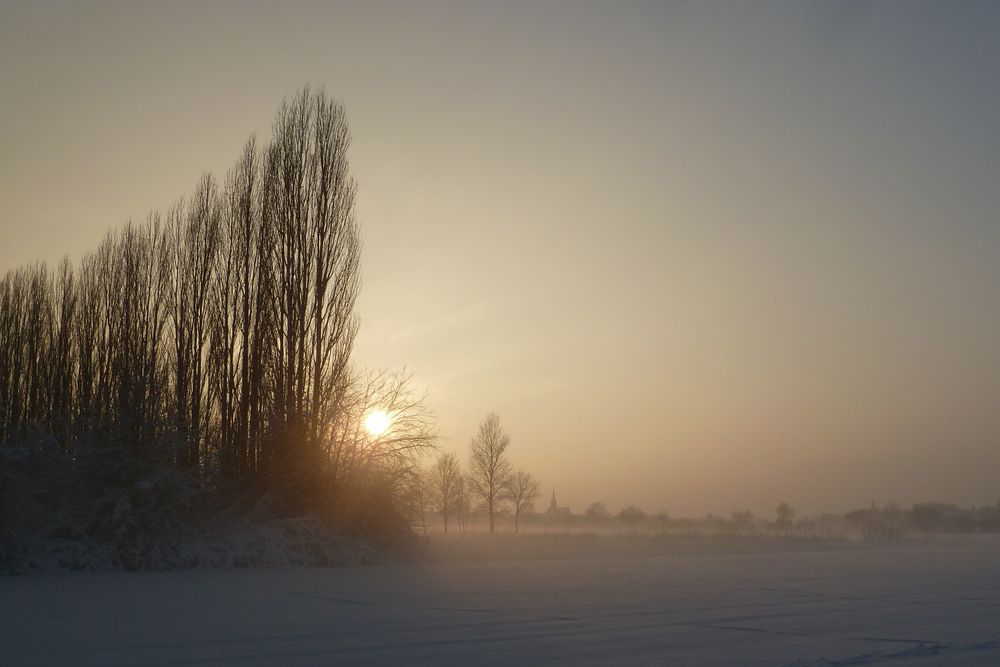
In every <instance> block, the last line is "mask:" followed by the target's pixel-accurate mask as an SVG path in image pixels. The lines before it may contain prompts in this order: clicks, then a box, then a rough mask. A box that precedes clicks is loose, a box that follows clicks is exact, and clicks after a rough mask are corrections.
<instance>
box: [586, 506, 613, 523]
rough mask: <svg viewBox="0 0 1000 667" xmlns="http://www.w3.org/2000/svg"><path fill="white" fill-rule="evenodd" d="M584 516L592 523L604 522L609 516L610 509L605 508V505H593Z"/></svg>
mask: <svg viewBox="0 0 1000 667" xmlns="http://www.w3.org/2000/svg"><path fill="white" fill-rule="evenodd" d="M584 515H585V516H586V517H587V518H588V519H590V520H591V521H604V520H606V519H607V518H608V517H609V516H611V515H610V514H609V513H608V508H607V507H605V506H604V503H591V505H590V507H588V508H587V511H586V512H584Z"/></svg>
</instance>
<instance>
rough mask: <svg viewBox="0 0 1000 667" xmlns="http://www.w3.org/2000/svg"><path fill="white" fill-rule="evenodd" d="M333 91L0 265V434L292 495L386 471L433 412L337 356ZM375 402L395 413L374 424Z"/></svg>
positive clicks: (347, 222) (348, 335)
mask: <svg viewBox="0 0 1000 667" xmlns="http://www.w3.org/2000/svg"><path fill="white" fill-rule="evenodd" d="M349 143H350V136H349V133H348V125H347V122H346V119H345V114H344V109H343V108H342V107H341V106H340V105H339V104H336V103H335V102H333V101H332V100H330V99H329V98H328V97H327V96H326V94H325V93H323V92H314V91H310V90H309V89H308V88H306V89H304V90H303V91H302V92H301V93H299V94H298V95H296V96H295V97H294V98H293V99H291V100H289V101H286V102H285V103H283V104H282V106H281V108H280V110H279V112H278V114H277V117H276V119H275V121H274V125H273V134H272V138H271V139H270V140H269V141H268V142H267V143H266V144H264V145H259V144H258V143H257V142H256V141H255V140H254V139H251V140H250V141H249V142H248V143H247V144H246V146H245V148H244V149H243V151H242V154H241V155H240V157H239V159H238V160H237V162H236V164H235V165H234V167H233V168H232V169H231V171H230V172H229V173H228V175H227V177H226V179H225V181H224V182H223V183H221V184H220V183H219V182H217V181H216V179H215V178H213V177H212V176H211V175H205V176H203V177H202V178H201V179H200V181H199V182H198V184H197V187H196V188H195V191H194V193H193V194H192V196H191V197H190V198H188V199H187V200H186V201H179V202H177V204H176V205H174V206H172V207H171V208H170V209H169V210H167V211H166V212H162V213H161V212H154V213H152V214H150V215H149V217H148V219H147V221H146V222H144V223H141V224H138V223H132V222H128V223H127V224H125V225H124V227H123V228H121V229H119V230H116V231H112V232H110V233H108V234H107V235H106V236H105V238H104V239H103V241H102V242H101V243H100V245H99V246H98V247H97V249H96V250H95V251H93V252H91V253H89V254H87V255H85V256H84V257H83V258H82V259H81V260H80V261H79V262H78V263H75V264H74V263H72V262H70V261H69V260H64V261H63V262H62V263H61V264H59V266H58V267H57V268H55V269H51V268H49V267H47V266H45V265H44V264H32V265H29V266H25V267H23V268H19V269H16V270H14V271H11V272H8V273H7V274H6V275H5V276H3V278H2V279H0V443H4V444H6V445H8V446H20V445H25V444H31V443H36V444H37V443H39V442H44V443H46V444H48V445H49V446H50V447H53V448H58V449H60V450H62V451H64V452H67V453H68V454H69V456H70V459H72V456H73V452H74V451H78V450H81V449H84V448H110V449H114V450H115V451H120V452H122V453H123V455H134V456H136V457H140V458H141V459H142V460H144V461H146V462H148V463H149V464H150V465H154V466H157V467H160V468H169V469H173V470H179V471H184V472H185V473H188V474H191V475H194V476H196V477H198V478H199V479H202V480H208V481H213V482H220V483H233V484H240V483H243V482H248V483H249V484H248V486H252V487H254V488H256V489H282V490H284V491H286V492H287V495H289V496H290V497H291V496H295V495H296V494H298V495H299V496H303V499H304V496H305V495H306V494H308V493H310V492H313V491H317V490H323V491H330V490H335V489H336V490H341V491H342V490H344V489H346V488H348V487H350V486H351V485H352V484H367V485H370V484H373V483H375V482H374V481H373V480H376V479H377V481H378V483H379V484H382V485H384V486H385V488H387V489H390V490H391V489H392V488H394V486H399V485H400V484H402V480H403V478H404V477H405V475H406V473H407V471H408V470H409V469H410V468H411V467H412V465H413V463H414V460H415V455H416V453H417V452H419V451H420V450H422V449H423V448H425V447H427V446H428V445H429V444H430V443H431V440H432V432H431V428H430V426H431V425H430V423H429V421H428V418H427V415H426V414H425V413H424V412H422V411H421V410H420V409H419V401H416V400H414V399H412V398H411V397H410V396H409V394H408V391H407V389H406V378H405V377H390V376H384V375H373V376H362V375H360V374H358V373H356V372H354V371H353V370H352V367H351V363H350V362H351V351H352V346H353V342H354V338H355V333H356V331H357V327H358V322H357V318H356V317H355V314H354V304H355V299H356V297H357V294H358V288H359V267H360V265H359V262H360V249H361V241H360V236H359V227H358V222H357V221H356V219H355V207H354V199H355V184H354V181H353V179H352V178H351V176H350V173H349V169H348V159H347V150H348V145H349ZM374 406H377V407H378V408H380V409H382V410H386V411H387V412H389V414H391V415H392V416H393V418H394V427H393V429H392V431H391V432H390V433H388V434H386V436H385V437H383V438H381V439H378V441H377V442H373V438H372V436H371V435H370V434H368V433H367V432H365V430H364V429H363V428H362V418H363V415H364V414H365V412H366V411H368V410H369V409H372V408H373V407H374Z"/></svg>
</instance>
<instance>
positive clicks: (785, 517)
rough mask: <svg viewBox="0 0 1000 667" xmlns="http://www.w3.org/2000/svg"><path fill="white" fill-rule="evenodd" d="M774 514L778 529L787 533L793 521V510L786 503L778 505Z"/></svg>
mask: <svg viewBox="0 0 1000 667" xmlns="http://www.w3.org/2000/svg"><path fill="white" fill-rule="evenodd" d="M774 513H775V523H776V524H777V526H778V528H780V529H781V530H783V531H785V532H787V531H789V530H790V529H791V527H792V522H793V521H794V520H795V508H794V507H792V506H791V505H789V504H788V503H786V502H782V503H781V504H780V505H778V507H777V509H776V510H775V511H774Z"/></svg>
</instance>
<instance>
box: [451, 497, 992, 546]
mask: <svg viewBox="0 0 1000 667" xmlns="http://www.w3.org/2000/svg"><path fill="white" fill-rule="evenodd" d="M435 511H436V508H435ZM466 512H467V514H468V517H469V518H468V519H466V520H465V522H460V524H459V526H460V528H461V529H462V530H463V532H464V531H465V530H468V529H469V528H468V526H469V524H470V523H474V524H479V525H480V529H482V526H485V525H486V523H487V522H488V520H489V516H488V513H487V511H486V510H485V509H484V508H482V507H475V508H469V509H467V510H466ZM436 513H440V512H437V511H436ZM497 519H498V520H499V521H500V525H501V526H503V527H504V528H506V527H507V526H511V527H512V526H513V523H514V521H513V515H512V513H511V512H510V511H509V510H508V509H507V508H502V509H501V510H500V511H498V512H497ZM520 521H521V524H522V526H523V527H526V528H528V529H529V530H542V531H550V530H555V531H559V530H563V529H565V530H570V531H573V532H588V531H598V532H606V531H611V532H626V533H639V534H648V535H658V534H671V535H699V536H723V537H726V536H744V537H752V536H761V537H768V536H788V537H794V536H800V537H826V538H834V539H862V540H875V541H894V540H900V539H904V538H908V537H923V536H933V535H967V534H975V533H1000V504H998V505H986V506H983V507H971V508H963V507H958V506H956V505H950V504H946V503H917V504H915V505H913V506H912V507H909V508H904V507H902V506H901V505H899V504H898V503H889V504H887V505H884V506H882V507H877V506H875V505H872V506H871V507H868V508H865V509H858V510H852V511H849V512H845V513H843V514H823V515H820V516H815V517H808V516H804V517H796V516H795V510H794V508H792V506H791V505H789V504H788V503H782V504H781V505H779V506H778V508H777V509H776V510H775V513H774V516H773V517H758V516H756V515H754V513H753V512H751V511H749V510H740V511H734V512H732V513H731V514H730V515H729V516H721V515H717V514H707V515H705V516H703V517H698V518H689V517H672V516H670V514H668V513H667V512H662V511H661V512H657V513H654V514H649V513H647V512H646V511H644V510H643V509H642V508H640V507H638V506H636V505H629V506H627V507H624V508H622V509H621V510H620V511H619V512H617V513H614V514H612V513H611V512H609V511H608V510H607V508H606V507H605V505H604V504H603V503H600V502H597V503H593V504H591V505H590V506H589V507H588V508H587V510H586V511H585V512H583V513H580V514H574V513H571V512H569V511H563V512H558V513H552V512H541V513H536V512H534V511H532V510H531V508H528V509H527V511H524V512H523V516H521V517H520Z"/></svg>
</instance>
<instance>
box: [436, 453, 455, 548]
mask: <svg viewBox="0 0 1000 667" xmlns="http://www.w3.org/2000/svg"><path fill="white" fill-rule="evenodd" d="M428 482H429V488H428V495H429V500H430V503H431V507H432V509H433V510H434V511H435V512H437V513H438V514H440V515H441V518H442V519H444V532H445V533H446V534H447V533H448V519H449V518H450V517H452V516H453V515H454V514H456V513H457V512H458V504H459V491H460V488H461V486H462V469H461V466H460V465H459V463H458V459H457V458H455V455H454V454H447V453H445V454H441V456H439V457H438V458H437V460H436V461H435V462H434V465H433V466H432V467H431V469H430V473H429V480H428Z"/></svg>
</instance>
